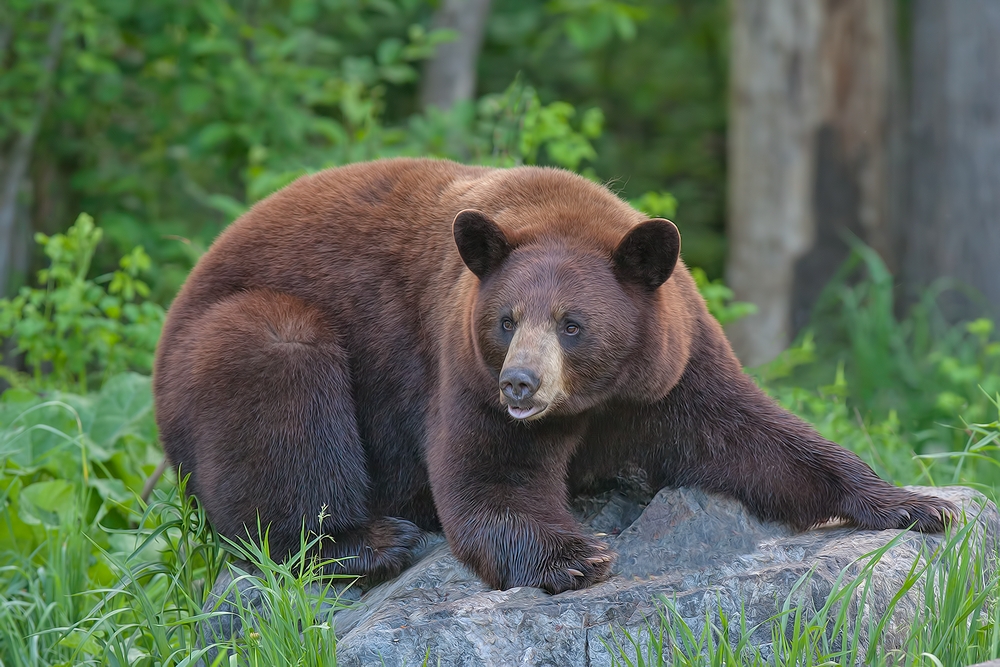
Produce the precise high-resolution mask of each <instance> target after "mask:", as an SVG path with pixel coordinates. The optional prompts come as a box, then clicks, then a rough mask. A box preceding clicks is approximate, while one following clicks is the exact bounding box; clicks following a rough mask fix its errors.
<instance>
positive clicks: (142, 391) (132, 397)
mask: <svg viewBox="0 0 1000 667" xmlns="http://www.w3.org/2000/svg"><path fill="white" fill-rule="evenodd" d="M152 414H153V392H152V385H151V380H150V378H149V377H147V376H145V375H139V374H138V373H122V374H121V375H116V376H114V377H112V378H111V379H109V380H108V381H107V382H106V383H105V384H104V387H102V388H101V392H100V394H99V395H98V397H97V401H96V402H95V404H94V422H93V425H92V426H91V428H90V438H91V439H92V440H93V441H94V443H96V444H97V445H101V446H103V447H105V448H107V449H108V450H110V449H112V448H114V446H115V443H116V442H117V441H118V440H119V438H121V437H123V436H125V435H136V436H137V437H148V435H149V430H150V427H151V426H152Z"/></svg>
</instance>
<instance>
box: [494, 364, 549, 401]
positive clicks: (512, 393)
mask: <svg viewBox="0 0 1000 667" xmlns="http://www.w3.org/2000/svg"><path fill="white" fill-rule="evenodd" d="M541 383H542V381H541V380H540V379H539V378H538V376H537V375H535V374H534V373H532V372H531V371H530V370H528V369H527V368H505V369H504V370H503V372H502V373H500V391H502V392H503V395H504V396H506V397H507V398H509V399H510V400H512V401H514V402H520V401H523V400H526V399H529V398H531V397H532V396H533V395H534V394H535V392H536V391H538V385H540V384H541Z"/></svg>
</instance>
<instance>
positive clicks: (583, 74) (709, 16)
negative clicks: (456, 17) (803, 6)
mask: <svg viewBox="0 0 1000 667" xmlns="http://www.w3.org/2000/svg"><path fill="white" fill-rule="evenodd" d="M727 28H728V5H727V3H726V2H724V1H723V0H653V1H650V2H641V3H640V2H613V1H608V0H565V1H563V0H560V1H558V2H546V3H540V2H534V1H533V0H496V1H495V2H494V3H493V9H492V13H491V14H490V20H489V23H488V25H487V36H486V42H485V44H484V47H483V55H482V56H481V58H480V64H479V81H480V88H481V89H482V90H484V91H498V90H502V89H503V88H504V87H506V86H507V84H508V82H509V81H510V73H511V72H512V71H521V72H522V73H523V75H524V77H525V78H526V79H528V80H530V81H531V82H532V83H533V84H534V85H535V86H536V87H537V88H538V91H539V95H540V97H541V98H542V99H543V100H567V101H570V102H572V103H574V104H575V105H576V106H597V107H599V108H600V109H601V110H602V111H603V113H604V117H605V119H606V122H605V130H604V132H603V133H602V135H601V137H600V138H599V139H597V140H595V142H594V146H595V148H596V150H597V156H598V157H597V159H596V160H595V161H593V163H592V167H593V170H594V173H595V174H596V175H597V177H598V178H599V179H600V180H602V181H607V182H612V183H620V188H621V189H622V194H623V195H624V196H625V197H626V198H628V199H634V198H637V197H640V196H641V195H642V194H643V193H645V192H649V191H654V192H658V191H661V190H664V189H666V190H669V191H670V192H672V193H673V194H674V195H675V196H676V197H677V200H678V201H679V202H680V209H681V211H683V217H682V219H680V220H678V222H679V223H680V226H681V230H682V232H683V234H684V256H685V260H686V261H687V262H688V263H689V264H693V265H695V266H701V267H703V268H704V269H705V270H706V272H707V274H708V275H709V276H711V277H712V278H717V277H719V276H720V275H721V273H722V265H723V260H724V255H725V242H724V234H723V231H724V223H725V201H726V191H725V131H726V100H727V94H728V92H727V91H728V76H727V70H728V53H727ZM619 179H620V180H619ZM640 208H641V207H640ZM656 215H666V217H671V216H670V215H667V214H663V213H656Z"/></svg>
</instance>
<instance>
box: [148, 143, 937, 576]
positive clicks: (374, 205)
mask: <svg viewBox="0 0 1000 667" xmlns="http://www.w3.org/2000/svg"><path fill="white" fill-rule="evenodd" d="M679 247H680V239H679V236H678V234H677V230H676V228H675V227H674V226H673V225H672V224H671V223H669V222H667V221H665V220H652V221H649V220H646V218H645V217H644V216H643V215H642V214H640V213H638V212H637V211H635V210H633V209H632V208H630V207H629V206H627V205H626V204H624V203H623V202H622V201H620V200H619V199H618V198H616V197H615V196H614V195H612V194H611V193H610V192H608V191H607V190H606V189H605V188H603V187H601V186H599V185H595V184H593V183H591V182H589V181H587V180H585V179H583V178H580V177H579V176H575V175H573V174H570V173H568V172H564V171H559V170H553V169H541V168H534V167H522V168H517V169H505V170H504V169H488V168H481V167H466V166H461V165H458V164H454V163H451V162H443V161H432V160H409V159H400V160H385V161H379V162H373V163H367V164H357V165H352V166H348V167H343V168H339V169H332V170H328V171H324V172H321V173H318V174H315V175H313V176H307V177H304V178H301V179H299V180H298V181H296V182H295V183H293V184H292V185H290V186H288V187H287V188H285V189H283V190H281V191H280V192H278V193H276V194H274V195H272V196H271V197H269V198H267V199H265V200H264V201H262V202H260V203H259V204H257V205H256V206H254V207H253V209H252V210H251V211H250V212H248V213H247V214H246V215H244V216H243V217H242V218H240V219H239V220H238V221H236V222H235V223H234V224H233V225H232V226H231V227H229V229H227V230H226V232H225V233H224V234H222V236H220V238H219V239H218V240H217V241H216V242H215V244H214V245H213V246H212V248H211V250H209V252H208V253H207V254H206V255H205V256H204V257H203V258H202V259H201V261H200V262H199V263H198V266H197V267H196V268H195V269H194V271H193V272H192V273H191V276H190V278H189V279H188V281H187V283H186V284H185V286H184V288H183V290H182V291H181V293H180V295H179V296H178V297H177V300H176V301H175V302H174V304H173V306H172V308H171V309H170V315H169V317H168V320H167V324H166V327H165V329H164V332H163V338H162V340H161V342H160V347H159V352H158V357H157V363H156V372H155V392H156V408H157V420H158V422H159V426H160V432H161V435H162V438H163V443H164V446H165V448H166V450H167V453H168V455H169V457H170V460H171V461H172V462H173V463H174V464H175V465H178V466H180V469H181V471H182V473H190V476H191V477H190V481H189V486H188V489H189V490H190V491H192V492H193V493H195V494H196V495H197V496H198V498H199V499H200V500H201V502H202V503H203V505H204V507H205V508H206V509H207V511H208V514H209V517H210V518H211V520H212V522H213V523H214V525H215V527H216V528H217V529H218V530H219V531H220V532H221V533H222V534H224V535H227V536H230V537H246V536H247V534H248V531H250V534H252V535H256V526H257V522H258V515H259V518H260V522H261V524H263V525H264V526H265V527H268V526H269V535H270V544H271V548H272V551H273V552H274V553H275V554H284V553H287V552H289V551H290V550H292V549H294V548H295V547H297V545H298V543H299V538H300V533H301V530H302V527H303V522H304V525H305V528H306V530H308V531H310V532H312V533H316V534H323V535H328V536H331V537H332V538H333V539H332V540H330V539H326V540H324V541H323V545H324V546H323V547H322V549H321V551H322V555H323V556H324V557H338V558H339V557H348V556H350V557H353V558H351V559H349V560H346V561H344V562H343V564H342V567H343V569H344V570H346V571H349V572H354V573H359V574H366V575H370V576H372V577H375V578H381V577H385V576H391V575H393V574H395V573H397V572H399V571H400V570H401V569H402V568H403V567H405V566H406V564H407V563H408V559H409V556H410V553H411V550H412V548H413V547H414V545H415V544H416V543H417V542H418V540H419V536H420V530H419V528H424V529H430V530H434V529H437V528H439V527H443V528H444V532H445V534H446V535H447V537H448V540H449V543H450V544H451V547H452V549H453V551H454V552H455V554H456V555H457V556H458V557H459V558H460V559H461V560H462V561H463V562H464V563H466V564H467V565H469V566H470V567H471V568H472V569H474V570H475V571H476V572H477V573H478V574H479V575H480V576H481V577H482V578H483V579H484V580H485V581H486V582H487V583H489V584H490V585H491V586H494V587H499V588H508V587H511V586H521V585H528V586H540V587H542V588H545V589H546V590H549V591H551V592H559V591H563V590H567V589H573V588H580V587H582V586H586V585H588V584H590V583H592V582H595V581H598V580H600V579H601V578H603V577H605V576H606V575H607V574H608V572H609V569H610V566H611V560H612V556H611V554H609V552H608V551H607V549H606V547H605V546H604V545H603V544H602V543H601V542H600V541H599V540H597V539H596V538H595V537H594V536H592V535H589V534H587V533H586V532H585V531H583V530H582V529H581V527H580V526H579V525H578V524H577V522H576V521H575V520H574V519H573V518H572V517H571V515H570V513H569V511H568V509H567V498H568V495H569V494H573V493H577V492H579V491H581V490H584V489H586V488H588V487H591V486H593V485H595V484H598V483H600V482H602V481H605V480H609V479H614V478H615V477H616V476H618V475H620V474H622V472H623V471H625V470H631V469H638V470H641V471H642V472H643V473H644V475H645V477H646V479H647V481H648V483H649V484H650V485H651V486H652V487H654V488H659V487H661V486H666V485H692V486H697V487H701V488H703V489H707V490H710V491H716V492H720V493H724V494H728V495H730V496H734V497H736V498H738V499H739V500H741V501H743V502H744V503H745V504H746V505H747V506H748V507H749V508H750V509H751V510H752V511H753V512H755V513H756V514H757V515H759V516H760V517H762V518H764V519H774V520H778V521H783V522H785V523H788V524H790V525H792V526H794V527H796V528H799V529H805V528H808V527H810V526H813V525H815V524H817V523H820V522H823V521H826V520H828V519H831V518H835V517H840V518H843V519H845V520H847V521H849V522H851V523H853V524H855V525H857V526H861V527H865V528H876V529H883V528H905V527H907V526H910V525H915V526H916V527H917V528H918V529H920V530H931V531H936V530H940V529H941V528H942V522H943V520H944V519H945V517H946V515H947V514H948V513H950V512H952V511H953V508H952V507H951V506H950V505H949V504H948V503H947V502H945V501H942V500H938V499H935V498H930V497H923V496H919V495H915V494H913V493H910V492H907V491H905V490H902V489H899V488H897V487H894V486H891V485H890V484H887V483H886V482H884V481H882V480H881V479H879V478H878V477H877V476H876V475H875V474H874V473H873V472H872V471H871V469H870V468H869V467H868V466H866V465H865V464H864V463H863V462H862V461H861V460H860V459H858V457H856V456H855V455H854V454H851V453H849V452H848V451H846V450H844V449H842V448H841V447H839V446H838V445H835V444H834V443H832V442H829V441H827V440H825V439H823V438H822V437H820V436H819V435H818V434H817V433H816V432H815V431H814V430H813V429H812V428H810V427H809V426H808V425H806V424H805V423H803V422H802V421H801V420H799V419H798V418H796V417H795V416H793V415H791V414H790V413H788V412H786V411H785V410H783V409H781V408H779V407H778V406H777V405H776V404H775V403H774V402H773V401H771V400H770V399H769V398H768V397H766V396H765V395H764V394H763V393H762V392H761V391H760V390H759V389H758V388H757V387H756V386H755V385H754V384H753V382H751V381H750V379H749V378H748V377H747V376H745V375H744V374H743V372H742V370H741V368H740V365H739V363H738V362H737V360H736V358H735V357H734V356H733V353H732V351H731V349H730V347H729V344H728V342H727V341H726V339H725V337H724V335H723V333H722V330H721V328H720V327H719V325H718V323H717V322H716V321H715V320H714V319H713V318H712V317H711V316H710V315H709V314H708V312H707V310H706V308H705V304H704V301H703V300H702V298H701V296H700V295H699V293H698V291H697V289H696V287H695V284H694V282H693V280H692V279H691V276H690V274H689V273H688V271H687V269H686V268H685V267H684V265H683V263H682V262H680V261H679V260H678V252H679ZM324 507H325V508H326V510H325V515H326V517H325V519H324V520H322V521H321V520H320V518H319V516H318V515H320V513H321V509H322V508H324ZM418 527H419V528H418Z"/></svg>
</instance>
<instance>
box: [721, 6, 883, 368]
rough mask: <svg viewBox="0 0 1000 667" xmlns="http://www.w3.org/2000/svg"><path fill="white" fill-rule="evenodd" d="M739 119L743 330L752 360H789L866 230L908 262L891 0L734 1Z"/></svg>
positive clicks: (737, 278) (742, 351) (734, 201)
mask: <svg viewBox="0 0 1000 667" xmlns="http://www.w3.org/2000/svg"><path fill="white" fill-rule="evenodd" d="M732 21H733V25H732V36H733V41H732V51H731V54H732V56H731V70H730V72H731V73H730V81H731V84H730V125H729V139H730V140H729V183H730V187H729V234H728V236H729V248H730V250H729V259H728V264H727V278H728V281H729V284H730V286H731V287H732V288H733V290H734V291H735V292H736V296H737V298H738V299H740V300H743V301H750V302H752V303H754V304H756V305H757V307H758V312H757V313H756V314H755V315H753V316H750V317H747V318H745V319H743V320H740V321H738V322H736V323H734V324H733V325H731V326H730V329H729V335H730V339H731V340H732V342H733V345H734V347H735V349H736V351H737V354H738V355H739V356H740V359H741V360H742V361H743V363H744V364H747V365H757V364H760V363H763V362H766V361H768V360H770V359H772V358H773V357H774V356H776V355H777V354H778V353H779V352H781V351H782V350H783V349H785V347H786V346H787V345H788V343H789V342H790V341H791V338H792V336H793V334H794V332H795V330H796V328H797V327H800V326H802V325H803V324H804V323H805V321H806V320H807V318H808V315H809V311H810V309H811V307H812V304H813V302H814V301H815V299H816V297H817V296H818V295H819V292H820V290H821V289H822V287H823V286H824V285H825V284H826V283H827V282H828V281H829V279H830V278H831V277H832V276H833V274H834V272H835V271H836V269H837V267H838V266H839V265H840V263H841V262H842V261H843V259H844V258H845V257H846V256H847V252H848V247H847V245H846V243H845V240H844V239H845V234H846V233H853V234H854V235H856V236H858V237H860V238H862V239H863V240H865V241H866V242H868V243H869V244H871V245H873V246H874V247H875V248H876V249H877V250H879V251H880V252H883V253H884V256H887V261H888V262H889V263H890V265H891V264H893V263H894V262H895V255H894V254H893V253H892V250H893V249H894V248H895V246H896V244H895V243H894V237H893V233H892V227H891V225H890V224H889V221H890V220H891V219H892V215H891V209H892V206H891V205H892V200H891V198H890V196H889V193H890V192H891V188H890V182H889V179H890V176H891V173H892V172H891V170H890V165H891V156H892V155H893V154H894V153H893V147H894V143H893V136H892V134H891V133H890V131H889V128H890V126H891V124H890V116H891V115H892V114H893V113H894V112H895V105H894V104H892V101H893V90H894V88H893V85H892V80H893V78H892V76H891V72H892V70H893V68H894V66H895V62H894V58H893V56H892V54H893V53H894V44H895V42H894V39H893V34H894V13H893V9H892V0H822V1H817V2H801V1H799V0H735V1H734V3H733V15H732Z"/></svg>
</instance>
